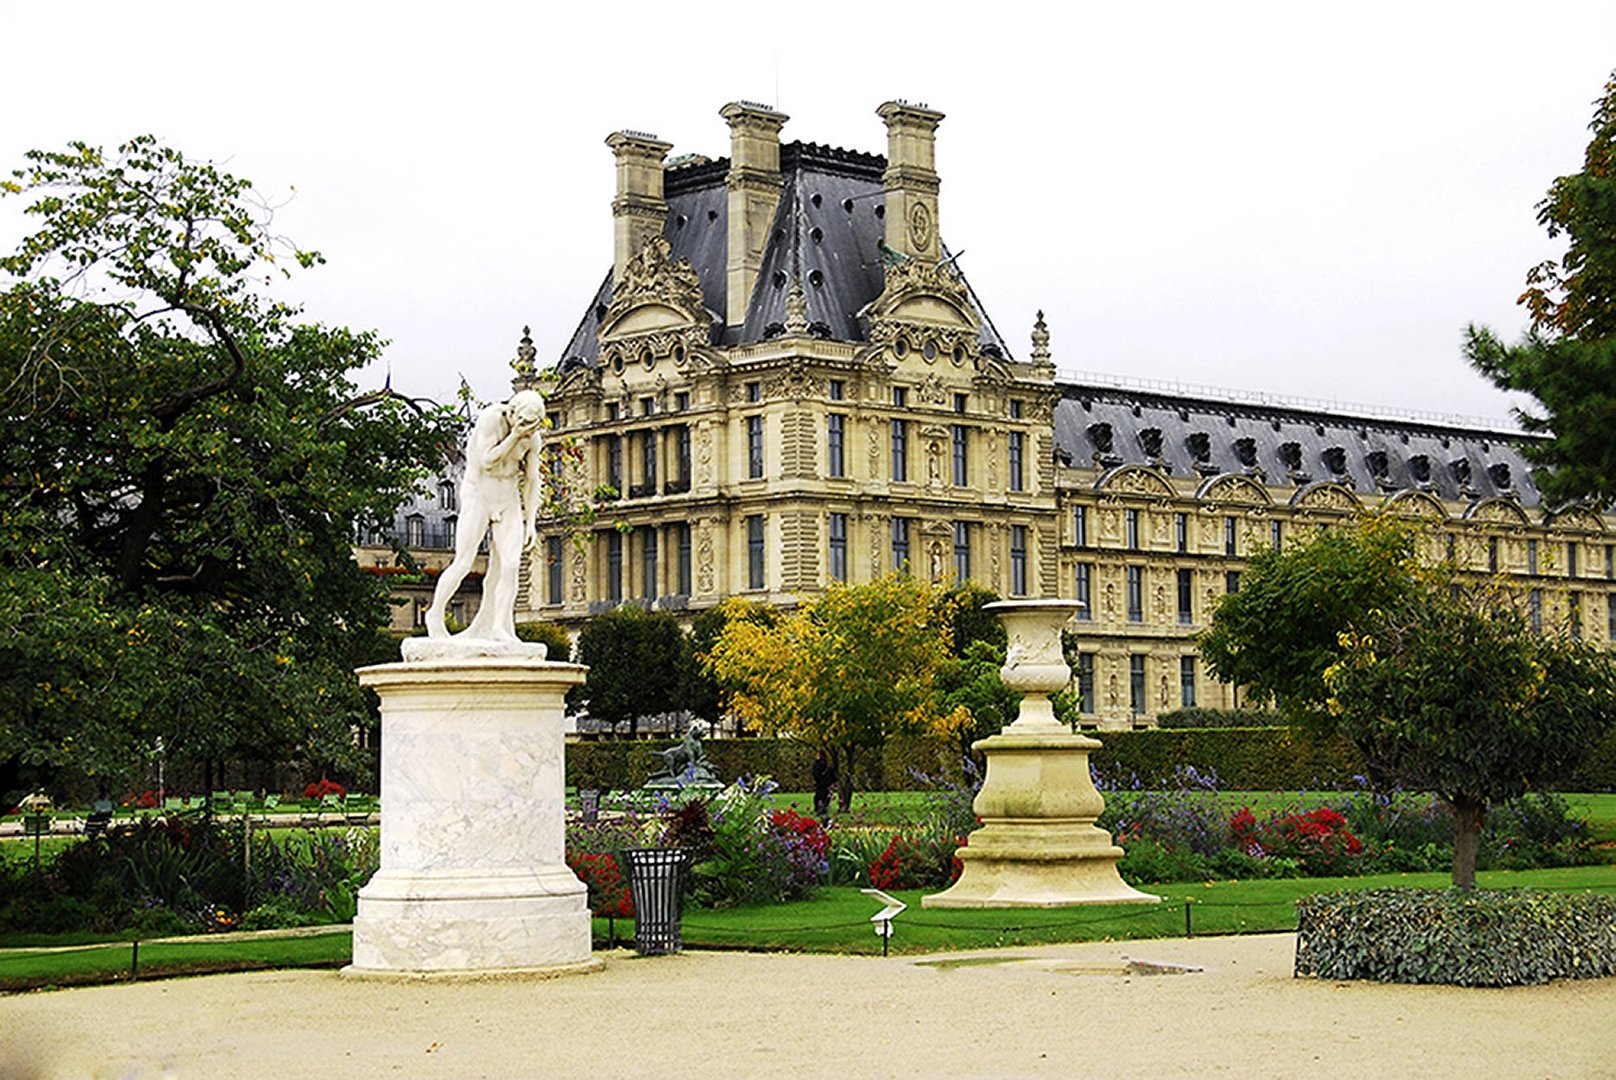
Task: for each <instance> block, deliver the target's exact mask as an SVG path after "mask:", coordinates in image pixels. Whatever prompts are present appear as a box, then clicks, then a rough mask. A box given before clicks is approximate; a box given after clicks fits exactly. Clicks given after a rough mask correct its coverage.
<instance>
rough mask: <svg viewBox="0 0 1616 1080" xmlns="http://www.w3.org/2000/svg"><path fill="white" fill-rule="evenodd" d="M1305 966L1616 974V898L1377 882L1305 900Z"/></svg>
mask: <svg viewBox="0 0 1616 1080" xmlns="http://www.w3.org/2000/svg"><path fill="white" fill-rule="evenodd" d="M1296 922H1297V928H1296V974H1297V975H1298V976H1303V975H1313V976H1317V977H1318V978H1321V979H1373V980H1375V981H1377V982H1398V983H1439V984H1443V985H1447V986H1523V985H1530V984H1535V983H1545V982H1548V981H1549V980H1550V979H1599V978H1604V977H1606V976H1609V975H1616V897H1611V896H1601V895H1596V894H1592V893H1583V894H1576V895H1565V894H1560V893H1547V892H1533V891H1529V890H1507V891H1502V890H1495V891H1480V892H1471V893H1462V892H1453V891H1443V890H1437V889H1371V890H1367V891H1360V892H1350V891H1349V892H1336V893H1321V894H1319V895H1316V896H1308V897H1303V898H1302V899H1300V900H1298V901H1297V902H1296Z"/></svg>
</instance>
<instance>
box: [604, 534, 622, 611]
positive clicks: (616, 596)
mask: <svg viewBox="0 0 1616 1080" xmlns="http://www.w3.org/2000/svg"><path fill="white" fill-rule="evenodd" d="M606 599H608V600H610V601H611V602H612V603H614V604H617V603H621V602H622V600H623V534H622V533H620V532H618V531H617V530H616V529H608V530H607V532H606Z"/></svg>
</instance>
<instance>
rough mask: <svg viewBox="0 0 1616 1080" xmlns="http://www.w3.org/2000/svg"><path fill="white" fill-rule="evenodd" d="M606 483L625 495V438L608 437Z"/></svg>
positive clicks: (619, 436) (618, 436) (617, 436)
mask: <svg viewBox="0 0 1616 1080" xmlns="http://www.w3.org/2000/svg"><path fill="white" fill-rule="evenodd" d="M606 483H608V484H610V485H611V486H612V487H613V488H615V489H616V490H617V493H618V494H619V495H621V494H622V493H623V437H622V436H621V435H608V436H606Z"/></svg>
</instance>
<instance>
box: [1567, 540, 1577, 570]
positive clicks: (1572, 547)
mask: <svg viewBox="0 0 1616 1080" xmlns="http://www.w3.org/2000/svg"><path fill="white" fill-rule="evenodd" d="M1576 576H1577V544H1576V542H1575V541H1572V542H1571V543H1568V544H1566V577H1576Z"/></svg>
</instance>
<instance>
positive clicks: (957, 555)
mask: <svg viewBox="0 0 1616 1080" xmlns="http://www.w3.org/2000/svg"><path fill="white" fill-rule="evenodd" d="M954 576H955V577H957V578H959V579H960V580H961V581H968V580H969V579H970V577H971V523H970V522H968V521H956V522H954Z"/></svg>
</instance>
